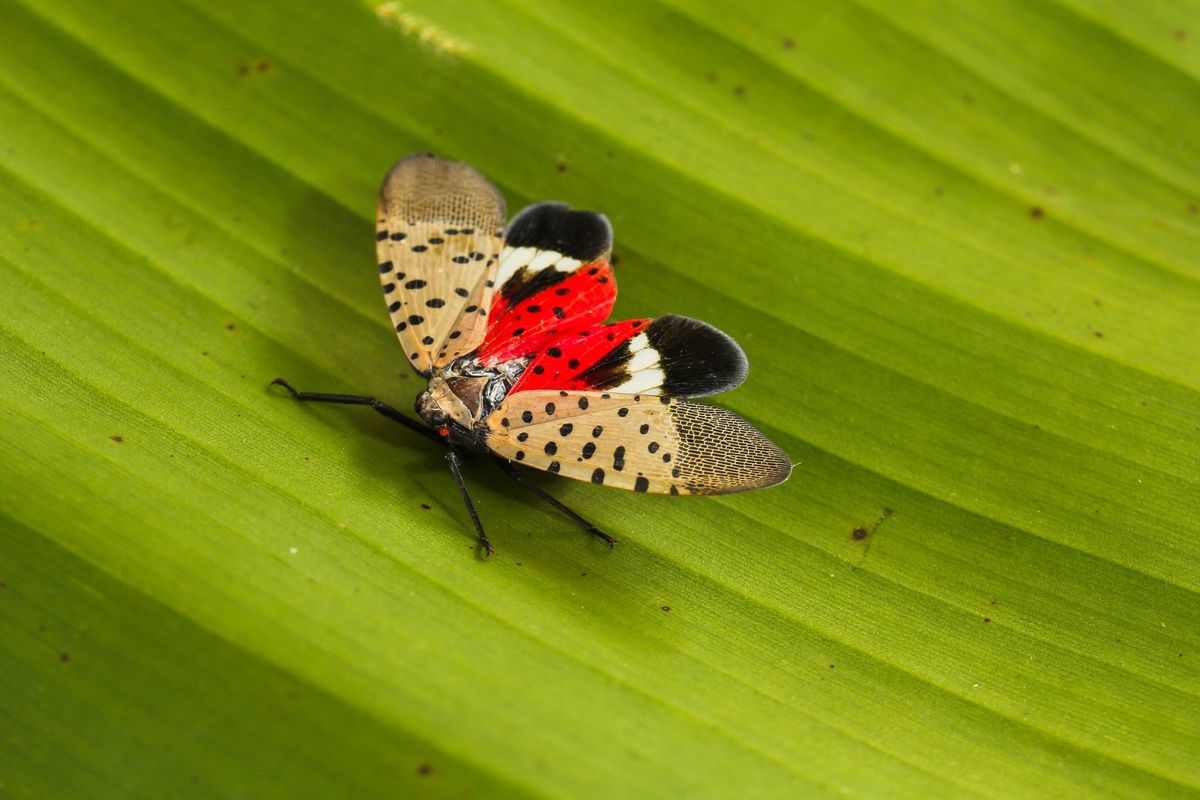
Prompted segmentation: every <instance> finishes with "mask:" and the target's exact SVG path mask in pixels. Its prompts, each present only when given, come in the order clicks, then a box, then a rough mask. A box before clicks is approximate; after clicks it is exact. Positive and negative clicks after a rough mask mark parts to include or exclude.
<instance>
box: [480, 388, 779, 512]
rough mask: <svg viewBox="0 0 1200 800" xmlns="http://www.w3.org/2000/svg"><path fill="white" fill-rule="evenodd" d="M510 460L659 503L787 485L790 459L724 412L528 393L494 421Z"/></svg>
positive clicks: (657, 400)
mask: <svg viewBox="0 0 1200 800" xmlns="http://www.w3.org/2000/svg"><path fill="white" fill-rule="evenodd" d="M487 426H488V430H489V435H488V438H487V445H488V447H489V448H491V450H492V451H494V452H496V453H498V454H499V455H501V456H504V457H505V458H508V459H510V460H512V461H515V462H517V463H521V464H527V465H529V466H531V467H536V468H538V469H542V470H546V471H547V472H553V473H556V474H559V475H566V476H567V477H570V478H575V479H577V480H583V481H589V482H591V483H594V484H597V485H603V486H615V487H617V488H620V489H629V490H632V491H638V492H648V493H652V494H727V493H730V492H742V491H747V490H750V489H760V488H763V487H765V486H772V485H774V484H776V483H780V482H782V481H784V480H786V479H787V477H788V475H789V474H791V470H792V466H791V462H790V461H788V458H787V455H786V454H785V453H784V452H783V451H782V450H780V449H779V448H778V447H777V446H776V445H775V444H774V443H773V442H771V440H770V439H768V438H767V437H766V436H764V435H763V434H762V433H760V432H759V431H758V430H757V429H756V428H755V427H754V426H753V425H751V424H750V423H748V422H746V421H745V420H744V419H742V418H741V417H739V416H738V415H737V414H734V413H733V412H732V411H728V410H726V409H723V408H720V407H718V406H709V405H704V404H701V403H689V402H686V401H679V400H672V399H669V398H662V397H654V396H651V395H624V394H612V393H608V394H602V393H599V392H595V393H593V392H559V391H528V392H517V393H516V394H513V395H510V396H509V397H508V398H507V399H506V400H505V401H504V402H503V403H502V404H501V405H500V407H499V408H498V409H497V410H496V411H494V412H493V413H492V414H491V415H489V416H488V418H487Z"/></svg>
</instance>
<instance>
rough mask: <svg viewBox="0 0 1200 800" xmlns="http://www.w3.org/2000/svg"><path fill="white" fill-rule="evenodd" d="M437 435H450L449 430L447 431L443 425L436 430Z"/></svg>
mask: <svg viewBox="0 0 1200 800" xmlns="http://www.w3.org/2000/svg"><path fill="white" fill-rule="evenodd" d="M438 434H439V435H440V436H449V435H450V429H449V428H447V427H446V426H445V425H443V426H442V427H440V428H438Z"/></svg>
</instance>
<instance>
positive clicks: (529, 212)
mask: <svg viewBox="0 0 1200 800" xmlns="http://www.w3.org/2000/svg"><path fill="white" fill-rule="evenodd" d="M504 242H505V244H507V245H511V246H512V247H536V248H538V249H539V250H554V251H556V252H559V253H562V254H563V255H565V256H570V257H571V258H577V259H579V260H580V261H583V262H588V261H595V260H596V259H597V258H600V257H602V256H605V255H607V254H608V251H609V250H611V249H612V226H611V225H609V224H608V218H607V217H605V216H604V215H603V214H598V213H596V212H595V211H572V210H571V208H570V206H568V205H566V204H564V203H538V204H536V205H532V206H529V207H528V208H526V209H525V210H523V211H522V212H521V213H519V214H517V216H515V217H513V220H512V222H510V223H508V230H507V231H505V234H504Z"/></svg>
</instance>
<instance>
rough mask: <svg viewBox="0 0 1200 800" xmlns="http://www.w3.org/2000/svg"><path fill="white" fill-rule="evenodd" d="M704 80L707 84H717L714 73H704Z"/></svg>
mask: <svg viewBox="0 0 1200 800" xmlns="http://www.w3.org/2000/svg"><path fill="white" fill-rule="evenodd" d="M704 79H705V80H706V81H708V82H709V83H716V82H717V73H715V72H706V73H705V74H704Z"/></svg>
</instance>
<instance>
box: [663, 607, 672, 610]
mask: <svg viewBox="0 0 1200 800" xmlns="http://www.w3.org/2000/svg"><path fill="white" fill-rule="evenodd" d="M662 610H663V611H670V610H671V607H670V606H663V607H662Z"/></svg>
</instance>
